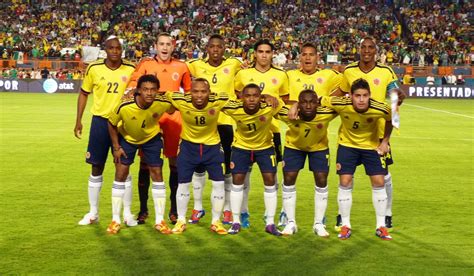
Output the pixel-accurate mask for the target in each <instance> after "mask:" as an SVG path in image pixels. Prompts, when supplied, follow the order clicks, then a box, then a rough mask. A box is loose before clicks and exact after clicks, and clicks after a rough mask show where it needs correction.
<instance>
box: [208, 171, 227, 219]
mask: <svg viewBox="0 0 474 276" xmlns="http://www.w3.org/2000/svg"><path fill="white" fill-rule="evenodd" d="M224 198H225V189H224V181H214V180H213V181H212V192H211V204H212V222H214V221H216V220H219V218H220V217H221V215H222V210H223V208H224V201H225V199H224Z"/></svg>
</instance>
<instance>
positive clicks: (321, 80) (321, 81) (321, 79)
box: [316, 78, 324, 83]
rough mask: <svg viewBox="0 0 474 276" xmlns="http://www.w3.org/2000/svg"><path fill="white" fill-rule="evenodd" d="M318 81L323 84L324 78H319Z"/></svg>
mask: <svg viewBox="0 0 474 276" xmlns="http://www.w3.org/2000/svg"><path fill="white" fill-rule="evenodd" d="M316 81H317V82H318V83H323V81H324V80H323V78H317V79H316Z"/></svg>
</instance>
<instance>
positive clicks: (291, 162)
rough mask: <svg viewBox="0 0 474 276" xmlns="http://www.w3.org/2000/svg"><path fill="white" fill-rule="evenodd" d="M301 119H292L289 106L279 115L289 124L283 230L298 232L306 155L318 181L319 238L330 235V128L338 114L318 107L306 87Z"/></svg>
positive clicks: (316, 214) (316, 221)
mask: <svg viewBox="0 0 474 276" xmlns="http://www.w3.org/2000/svg"><path fill="white" fill-rule="evenodd" d="M298 109H299V112H298V115H299V116H298V117H299V119H298V120H289V118H288V112H289V109H288V108H287V107H284V108H282V110H281V111H280V112H279V113H278V118H279V119H281V120H282V121H284V122H285V123H286V124H287V125H288V130H287V132H286V139H285V140H286V142H285V151H284V154H283V162H284V163H283V164H284V165H283V175H284V180H285V181H284V185H283V193H282V197H283V208H284V209H285V211H286V214H287V217H288V223H287V224H286V226H285V229H284V230H283V231H282V234H283V235H293V234H294V233H295V232H296V231H297V226H296V221H295V209H296V186H295V185H296V178H297V177H298V173H299V171H300V170H301V169H302V168H303V167H304V164H305V161H306V157H308V160H309V169H310V170H311V171H312V172H313V175H314V181H315V184H316V186H315V193H314V225H313V230H314V232H315V233H316V234H317V235H318V236H320V237H328V236H329V233H328V232H327V231H326V227H325V225H324V223H323V219H324V214H325V212H326V208H327V201H328V187H327V178H328V172H329V147H328V138H327V128H328V125H329V122H330V121H331V120H332V119H334V118H335V117H336V116H337V113H336V112H335V111H334V110H333V109H331V108H328V107H318V96H317V95H316V93H315V92H314V91H313V90H303V91H301V93H300V94H299V96H298Z"/></svg>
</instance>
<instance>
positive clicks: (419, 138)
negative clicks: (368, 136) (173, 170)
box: [0, 93, 474, 275]
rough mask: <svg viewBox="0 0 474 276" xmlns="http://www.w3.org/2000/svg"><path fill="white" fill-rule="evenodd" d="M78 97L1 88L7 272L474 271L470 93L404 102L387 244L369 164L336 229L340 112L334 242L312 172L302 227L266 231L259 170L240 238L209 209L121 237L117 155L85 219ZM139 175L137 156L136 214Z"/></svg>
mask: <svg viewBox="0 0 474 276" xmlns="http://www.w3.org/2000/svg"><path fill="white" fill-rule="evenodd" d="M76 99H77V95H70V94H52V95H49V94H22V93H0V163H1V165H0V177H1V178H0V179H1V181H0V187H1V188H0V212H1V217H0V274H2V275H5V274H26V273H28V274H30V273H35V274H83V273H98V274H112V273H120V274H143V273H147V274H151V273H153V274H177V275H181V274H198V275H199V274H215V275H218V274H227V273H231V274H240V273H242V274H267V273H278V274H294V275H297V274H316V273H317V274H343V273H344V274H346V273H354V274H398V275H404V274H415V275H418V274H445V275H446V274H449V275H473V274H474V261H473V260H474V259H473V258H472V254H473V253H474V251H473V249H474V242H473V239H474V235H473V233H471V230H472V229H473V226H474V223H473V221H474V220H473V219H474V216H473V210H474V209H473V207H472V206H473V203H474V201H473V192H474V189H473V187H474V186H473V179H474V175H473V174H474V160H473V159H474V157H473V149H474V101H472V100H422V99H408V100H406V102H405V104H404V105H403V106H402V128H401V131H400V134H399V135H397V134H394V135H393V138H392V140H391V142H392V146H393V155H394V159H395V165H393V166H392V167H391V168H390V169H391V172H392V175H393V179H394V207H393V210H394V218H393V219H394V229H393V230H392V231H391V233H392V236H393V241H390V242H387V241H382V240H379V239H377V238H376V237H375V235H374V224H375V215H374V210H373V207H372V201H371V189H370V185H369V181H368V178H367V177H366V176H365V174H364V171H363V168H359V169H358V172H357V174H356V179H355V183H356V184H355V190H354V203H353V208H352V218H351V219H352V226H353V236H352V237H351V238H350V239H349V240H346V241H340V240H338V239H337V235H336V233H335V232H334V230H333V225H334V222H335V215H336V214H337V202H336V195H337V185H338V182H337V178H336V174H335V169H334V167H335V166H334V162H335V152H336V151H335V141H336V131H337V127H338V125H339V122H338V120H337V119H336V120H335V121H334V122H333V123H332V124H331V127H330V143H331V151H332V155H331V158H332V168H331V173H330V178H329V189H330V198H329V206H328V210H327V218H328V219H327V224H328V229H329V231H330V233H331V236H330V238H329V239H321V238H319V237H317V236H316V235H315V234H314V233H313V232H312V222H313V193H314V188H313V185H314V184H313V181H312V177H311V175H310V174H309V172H308V171H307V170H306V169H305V170H304V171H302V172H301V174H300V177H299V179H298V182H297V192H298V201H297V222H298V225H299V232H298V233H297V234H296V235H295V236H291V237H281V238H278V237H273V236H270V235H268V234H266V233H265V232H264V223H263V221H262V215H263V185H262V181H261V180H260V174H259V172H258V170H257V169H254V172H253V174H252V189H251V194H250V211H251V223H252V226H251V228H250V229H249V230H244V231H243V232H242V233H240V234H239V235H237V236H230V235H227V236H218V235H215V234H214V233H211V232H210V231H209V224H210V218H209V217H210V216H209V215H207V216H206V217H205V218H204V219H203V221H202V223H200V224H199V225H188V230H187V231H186V232H185V233H184V234H183V235H180V236H177V235H170V236H164V235H161V234H159V233H158V232H156V231H155V230H154V229H153V228H152V224H151V223H152V219H150V220H149V221H147V224H145V225H142V226H138V227H135V228H126V227H125V228H123V230H122V231H121V232H120V233H119V234H118V235H116V236H110V235H107V234H106V227H107V224H108V223H109V221H110V218H111V203H110V195H111V183H112V181H113V178H112V176H113V171H114V169H113V164H112V162H110V163H108V164H107V167H106V170H105V174H104V177H105V183H104V186H103V188H102V192H101V199H100V200H101V202H100V215H101V222H100V223H99V224H98V225H93V226H78V225H77V222H78V221H79V219H80V218H81V217H82V216H83V215H84V214H85V213H86V212H87V211H88V201H87V177H88V175H89V172H90V167H89V166H88V165H86V164H85V163H84V153H85V149H86V145H87V137H88V128H89V124H90V114H89V111H88V110H89V107H90V102H89V106H88V108H87V111H86V115H85V118H84V120H83V123H84V129H85V131H84V134H83V139H82V140H78V139H76V138H75V137H74V136H73V127H74V122H75V114H76ZM109 160H110V159H109ZM255 168H256V167H255ZM136 172H137V166H136V165H134V166H132V173H133V176H134V203H133V211H134V212H136V211H137V210H138V195H137V193H136ZM165 176H167V171H165ZM280 179H281V176H280ZM210 186H211V185H210V184H209V183H208V184H207V185H206V189H205V197H204V198H205V201H204V204H205V205H204V207H205V208H206V210H209V211H210V203H209V194H210ZM151 204H152V202H151V201H150V202H149V206H151ZM168 204H169V203H168ZM279 206H281V195H279ZM190 208H192V200H191V202H190ZM188 213H189V212H188Z"/></svg>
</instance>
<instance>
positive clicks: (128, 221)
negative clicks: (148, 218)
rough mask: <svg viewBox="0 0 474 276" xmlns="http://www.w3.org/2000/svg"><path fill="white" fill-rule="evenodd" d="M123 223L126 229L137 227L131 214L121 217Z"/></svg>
mask: <svg viewBox="0 0 474 276" xmlns="http://www.w3.org/2000/svg"><path fill="white" fill-rule="evenodd" d="M123 221H124V222H125V224H126V225H127V226H128V227H134V226H137V225H138V222H137V220H136V219H135V218H134V217H133V215H132V214H130V215H127V216H124V217H123Z"/></svg>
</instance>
